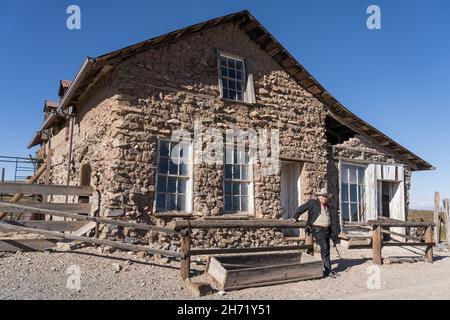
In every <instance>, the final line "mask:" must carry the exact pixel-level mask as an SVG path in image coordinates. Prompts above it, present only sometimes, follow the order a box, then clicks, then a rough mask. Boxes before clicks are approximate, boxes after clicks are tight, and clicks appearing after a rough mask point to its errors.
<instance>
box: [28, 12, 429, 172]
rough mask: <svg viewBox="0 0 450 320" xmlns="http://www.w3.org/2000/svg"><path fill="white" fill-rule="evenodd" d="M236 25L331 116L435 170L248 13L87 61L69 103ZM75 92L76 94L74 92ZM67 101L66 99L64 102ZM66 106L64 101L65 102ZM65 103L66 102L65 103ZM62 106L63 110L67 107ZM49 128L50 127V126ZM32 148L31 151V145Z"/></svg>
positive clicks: (417, 167)
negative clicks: (158, 52) (132, 62)
mask: <svg viewBox="0 0 450 320" xmlns="http://www.w3.org/2000/svg"><path fill="white" fill-rule="evenodd" d="M226 23H234V24H236V25H238V26H239V27H240V28H241V30H242V31H244V32H245V33H246V34H247V35H248V37H249V38H250V39H251V40H252V41H254V42H255V43H256V44H257V45H258V46H259V47H260V48H261V49H262V50H264V51H265V52H266V53H267V54H268V55H269V56H271V57H272V58H273V59H274V60H275V61H276V62H277V63H278V64H279V65H280V66H281V67H283V68H284V70H285V71H286V72H287V73H288V74H289V75H291V76H292V77H293V79H295V80H296V81H297V82H298V84H299V85H300V86H301V87H302V88H304V89H305V90H306V91H308V92H310V93H311V94H312V95H313V96H314V97H315V98H317V99H318V100H320V101H321V102H323V103H324V104H325V105H326V106H327V107H328V112H329V114H330V116H332V117H334V118H335V119H337V120H338V121H339V122H341V123H343V124H345V125H348V126H349V127H350V128H351V129H352V130H354V131H356V132H358V133H361V134H363V135H366V136H368V137H370V138H371V139H373V141H374V142H376V143H378V144H379V145H381V146H384V147H385V148H389V149H390V150H392V152H393V153H394V154H396V155H397V156H398V157H399V158H400V159H402V160H403V161H404V162H405V163H407V164H408V165H409V166H410V167H411V168H412V169H413V170H429V169H433V166H432V165H431V164H429V163H428V162H426V161H425V160H423V159H421V158H420V157H418V156H417V155H415V154H414V153H412V152H411V151H409V150H408V149H406V148H405V147H403V146H401V145H400V144H398V143H397V142H395V141H394V140H393V139H391V138H390V137H388V136H387V135H385V134H383V133H382V132H381V131H379V130H378V129H376V128H375V127H373V126H371V125H370V124H368V123H367V122H365V121H364V120H362V119H361V118H359V117H358V116H356V115H355V114H353V113H352V112H351V111H349V110H348V109H347V108H345V107H344V106H343V105H342V104H341V103H340V102H339V101H337V100H336V99H335V98H334V97H333V96H332V95H331V94H330V93H329V92H328V91H327V90H326V89H325V88H324V87H323V86H322V85H321V84H320V83H319V82H318V81H317V80H316V79H315V78H314V77H313V76H312V75H311V74H310V73H309V72H308V71H307V70H306V69H305V68H304V67H303V66H302V65H301V64H300V63H299V62H298V61H297V60H296V59H295V58H294V57H293V56H292V55H291V54H290V53H289V52H288V51H287V50H286V49H285V48H284V47H283V46H282V45H281V44H280V43H279V42H278V41H277V40H276V39H275V38H274V37H273V36H272V35H271V34H270V32H268V31H267V30H266V29H265V28H264V27H263V26H262V24H261V23H260V22H259V21H258V20H257V19H256V18H255V17H254V16H252V15H251V14H250V13H249V12H248V11H247V10H244V11H241V12H237V13H232V14H229V15H226V16H222V17H218V18H215V19H211V20H208V21H205V22H201V23H198V24H195V25H192V26H189V27H186V28H182V29H179V30H176V31H172V32H169V33H167V34H164V35H161V36H158V37H155V38H152V39H149V40H146V41H142V42H139V43H136V44H134V45H131V46H128V47H125V48H122V49H119V50H116V51H113V52H110V53H107V54H105V55H101V56H99V57H97V58H95V59H92V58H88V59H87V60H86V62H85V64H84V65H83V68H82V70H80V72H79V73H78V74H77V78H76V79H75V80H74V81H73V82H72V84H71V86H70V87H69V89H68V91H67V92H66V95H68V94H70V97H63V98H67V99H65V101H67V103H70V102H76V101H77V99H78V98H79V97H80V95H81V94H82V92H83V91H85V90H86V89H87V90H88V89H89V88H90V87H91V86H92V85H93V83H95V81H97V80H98V79H99V78H100V77H101V76H102V74H104V73H106V72H107V71H109V70H110V69H111V67H112V66H113V65H115V64H117V63H119V62H121V61H123V60H125V59H127V58H129V57H131V56H134V55H136V54H138V53H141V52H144V51H146V50H148V49H150V48H154V47H156V46H159V45H163V44H167V43H169V42H171V41H176V40H178V39H180V38H183V37H186V36H188V35H192V34H195V33H199V32H201V31H204V30H207V29H210V28H213V27H216V26H218V25H221V24H226ZM71 89H73V90H71ZM63 100H64V99H63ZM62 102H64V101H62ZM64 103H65V102H64ZM64 103H61V106H60V107H61V108H65V107H67V105H64ZM47 125H49V124H47ZM29 147H32V145H31V146H30V145H29Z"/></svg>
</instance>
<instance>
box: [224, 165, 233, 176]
mask: <svg viewBox="0 0 450 320" xmlns="http://www.w3.org/2000/svg"><path fill="white" fill-rule="evenodd" d="M232 167H233V165H231V164H226V165H225V179H232V178H233V174H232V170H231V168H232Z"/></svg>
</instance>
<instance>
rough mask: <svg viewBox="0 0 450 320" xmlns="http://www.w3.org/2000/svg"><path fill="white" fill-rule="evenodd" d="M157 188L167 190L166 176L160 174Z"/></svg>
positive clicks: (160, 190)
mask: <svg viewBox="0 0 450 320" xmlns="http://www.w3.org/2000/svg"><path fill="white" fill-rule="evenodd" d="M156 190H157V191H158V192H166V177H163V176H158V186H157V188H156Z"/></svg>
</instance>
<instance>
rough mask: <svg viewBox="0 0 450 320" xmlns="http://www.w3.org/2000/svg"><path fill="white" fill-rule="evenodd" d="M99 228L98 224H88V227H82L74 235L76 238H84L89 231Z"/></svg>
mask: <svg viewBox="0 0 450 320" xmlns="http://www.w3.org/2000/svg"><path fill="white" fill-rule="evenodd" d="M96 227H97V223H96V222H88V223H87V224H86V225H84V226H82V227H81V228H79V229H78V230H74V231H73V234H74V235H76V236H84V235H85V234H86V233H88V232H89V231H91V230H93V229H95V228H96Z"/></svg>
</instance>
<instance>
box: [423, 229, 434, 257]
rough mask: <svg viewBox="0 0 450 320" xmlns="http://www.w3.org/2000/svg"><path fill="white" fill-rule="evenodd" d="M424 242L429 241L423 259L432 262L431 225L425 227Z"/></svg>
mask: <svg viewBox="0 0 450 320" xmlns="http://www.w3.org/2000/svg"><path fill="white" fill-rule="evenodd" d="M425 242H427V243H430V244H429V245H428V246H427V248H426V250H425V259H426V260H427V262H429V263H432V262H433V245H434V243H433V227H432V226H429V227H427V228H426V229H425Z"/></svg>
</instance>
